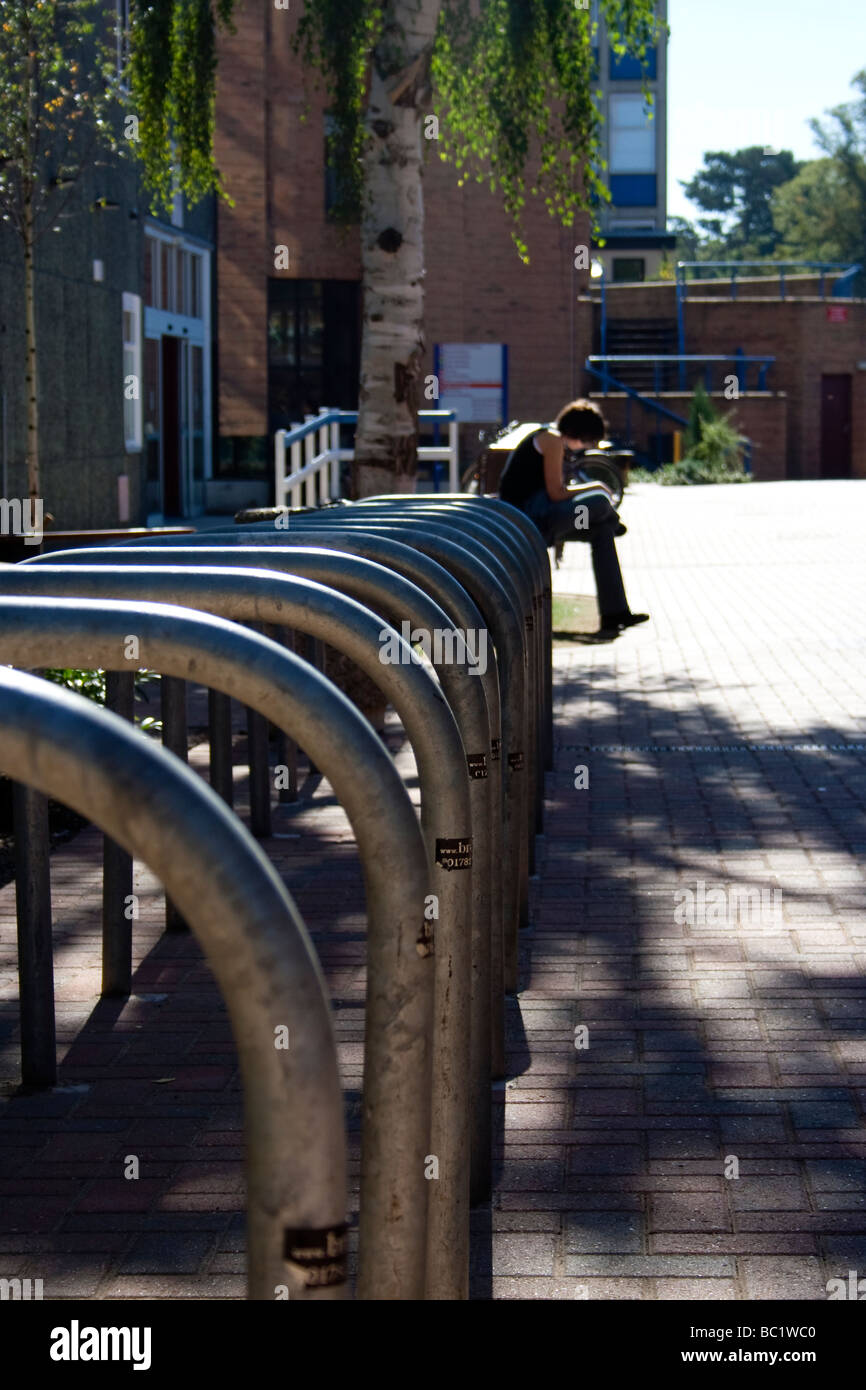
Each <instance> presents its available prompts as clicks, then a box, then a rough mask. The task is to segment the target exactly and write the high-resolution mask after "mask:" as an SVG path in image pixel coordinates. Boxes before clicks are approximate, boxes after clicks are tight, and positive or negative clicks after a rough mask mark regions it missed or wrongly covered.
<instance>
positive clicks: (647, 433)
mask: <svg viewBox="0 0 866 1390" xmlns="http://www.w3.org/2000/svg"><path fill="white" fill-rule="evenodd" d="M711 395H712V399H713V402H714V404H715V405H716V406H717V408H718V409H719V410H720V411H721V413H722V414H723V415H727V414H730V413H731V412H733V415H734V421H733V423H734V424H735V426H736V428H737V429H738V430H739V432H740V434H744V435H745V436H746V438H747V439H749V440H750V441H751V444H752V476H753V477H754V479H755V481H756V482H761V483H772V482H778V481H780V480H781V479H783V478H786V477H787V476H788V474H787V472H786V466H787V442H788V398H787V396H786V395H785V394H784V393H781V394H779V395H771V394H769V393H766V392H757V391H755V392H747V393H746V394H745V395H743V396H741V397H740V399H739V400H738V401H737V402H736V403H732V402H730V401H727V400H726V399H725V397H724V395H723V394H722V393H721V392H717V391H714V392H712V393H711ZM591 396H592V399H593V400H595V401H597V402H598V404H599V405H600V406H601V409H602V410H603V411H604V416H605V419H606V421H607V424H608V428H609V430H610V432H611V434H613V435H615V436H617V437H618V438H630V439H631V440H632V442H633V444H634V446H635V447H636V448H637V449H639V450H640V451H641V452H642V453H647V454H649V453H650V452H651V449H652V436H653V435H654V433H655V418H654V416H653V415H651V414H650V413H649V412H648V411H644V410H641V409H640V408H639V407H638V406H636V405H634V404H633V405H632V408H631V412H630V414H629V411H628V407H627V398H626V397H625V396H624V395H623V394H622V393H619V394H616V393H611V394H608V395H603V394H602V393H601V392H592V393H591ZM660 400H661V401H662V404H663V405H665V406H666V407H667V408H668V410H672V411H674V413H675V414H676V415H680V416H683V417H684V418H688V413H689V405H690V403H691V396H690V395H689V394H688V393H683V392H679V391H664V392H662V393H661V395H660ZM629 424H630V427H629ZM662 428H663V429H664V430H665V431H666V432H669V431H671V430H673V429H675V428H676V426H674V425H673V423H672V422H671V421H667V422H665V423H664V424H663V426H662Z"/></svg>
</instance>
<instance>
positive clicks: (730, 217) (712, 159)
mask: <svg viewBox="0 0 866 1390" xmlns="http://www.w3.org/2000/svg"><path fill="white" fill-rule="evenodd" d="M801 168H802V163H801V162H800V161H798V160H796V159H795V158H794V156H793V154H792V153H791V151H790V150H767V149H765V148H764V147H763V146H761V145H752V146H750V147H749V148H747V149H741V150H735V151H733V152H729V151H725V150H711V151H709V152H708V153H706V154H705V155H704V163H703V168H701V169H699V170H698V172H697V173H696V174H695V176H694V178H692V179H690V180H689V181H688V182H682V188H683V191H684V193H685V195H686V197H687V198H688V199H689V201H690V202H692V203H694V204H695V205H696V206H697V207H698V208H699V209H700V210H701V212H702V213H703V216H702V217H699V218H698V220H697V225H698V227H699V229H700V230H701V232H703V233H704V238H705V239H707V240H712V241H714V242H716V243H717V246H718V249H719V251H720V253H721V254H720V255H719V257H718V259H725V260H749V259H755V260H763V259H765V258H767V257H771V256H773V255H775V253H776V248H777V246H778V244H779V241H780V236H779V232H778V231H777V229H776V226H775V223H774V221H773V207H772V200H773V194H774V192H775V191H776V189H777V188H779V187H780V186H781V185H783V184H786V183H789V182H790V180H791V179H793V178H794V177H796V175H797V174H798V173H799V172H800V170H801ZM707 259H709V257H707Z"/></svg>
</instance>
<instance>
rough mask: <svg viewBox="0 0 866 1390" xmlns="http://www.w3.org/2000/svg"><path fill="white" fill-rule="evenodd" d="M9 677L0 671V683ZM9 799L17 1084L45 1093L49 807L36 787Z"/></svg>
mask: <svg viewBox="0 0 866 1390" xmlns="http://www.w3.org/2000/svg"><path fill="white" fill-rule="evenodd" d="M8 674H9V673H7V672H6V671H2V670H0V682H2V679H3V678H4V677H7V676H8ZM40 684H41V685H47V682H46V681H41V682H40ZM49 688H51V687H49ZM0 691H2V683H0ZM0 739H2V730H0ZM10 775H14V774H10ZM12 798H13V815H14V822H15V895H16V902H17V913H18V979H19V995H20V1000H21V1004H20V1008H21V1080H22V1082H23V1084H24V1085H25V1086H27V1087H34V1088H44V1087H48V1086H54V1085H55V1084H56V1081H57V1047H56V1035H55V1024H54V961H53V945H52V935H51V877H50V870H49V862H48V858H49V846H50V832H49V826H48V802H47V800H46V798H45V797H44V796H43V795H42V794H41V793H40V792H39V791H37V790H35V788H34V787H32V786H28V785H25V784H22V783H21V782H18V781H16V782H15V783H14V784H13V788H12Z"/></svg>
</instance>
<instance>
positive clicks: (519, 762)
mask: <svg viewBox="0 0 866 1390" xmlns="http://www.w3.org/2000/svg"><path fill="white" fill-rule="evenodd" d="M508 766H509V767H510V768H511V771H512V772H520V771H521V770H522V768H523V754H522V753H509V754H508Z"/></svg>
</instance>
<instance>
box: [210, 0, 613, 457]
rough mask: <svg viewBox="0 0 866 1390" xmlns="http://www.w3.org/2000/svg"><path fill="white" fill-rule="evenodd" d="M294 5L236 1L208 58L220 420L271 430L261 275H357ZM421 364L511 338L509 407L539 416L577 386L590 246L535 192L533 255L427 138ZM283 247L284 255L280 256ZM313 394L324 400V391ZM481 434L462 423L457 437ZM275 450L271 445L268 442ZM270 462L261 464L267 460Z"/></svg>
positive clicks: (244, 432)
mask: <svg viewBox="0 0 866 1390" xmlns="http://www.w3.org/2000/svg"><path fill="white" fill-rule="evenodd" d="M293 25H294V18H293V16H292V15H291V14H289V13H288V12H286V11H283V10H276V9H274V8H273V7H269V6H261V7H259V6H246V7H243V8H242V9H241V10H240V12H239V13H238V17H237V33H236V34H235V35H231V36H228V35H227V36H223V37H222V39H221V47H220V61H219V69H218V97H217V127H216V155H217V162H218V165H219V167H220V170H221V174H222V178H223V182H224V185H225V187H226V190H227V192H228V193H229V194H230V195H231V197H232V198H233V199H234V200H235V206H234V207H231V208H230V207H226V206H225V205H224V204H223V205H222V206H221V208H220V211H219V223H218V253H217V281H218V295H219V313H218V334H219V342H218V362H219V429H220V433H221V435H223V436H258V437H263V436H265V434H266V432H267V428H268V363H267V348H268V344H267V304H268V279H269V278H271V277H281V276H282V277H285V278H288V279H292V278H295V279H298V280H324V281H327V280H348V281H354V282H359V281H360V278H361V264H360V248H359V238H358V232H357V230H356V229H349V230H348V231H345V230H343V229H341V228H339V227H337V226H335V225H334V224H332V223H331V222H329V221H328V219H327V217H326V212H325V174H324V145H325V132H324V112H325V110H326V108H327V99H326V96H325V94H324V93H323V91H322V90H321V88H320V87H317V85H316V74H314V73H305V72H304V69H303V66H302V64H301V63H300V61H299V60H298V59H297V58H296V57H295V55H294V53H293V52H292V48H291V36H292V33H293ZM423 196H424V204H425V218H426V222H425V248H426V280H425V294H426V332H425V337H426V343H427V360H426V364H425V373H432V371H433V345H434V344H435V343H440V342H494V343H496V342H504V343H507V344H508V347H509V387H510V390H509V401H508V414H509V416H510V417H512V418H513V417H524V418H530V419H533V418H549V417H550V416H551V415H553V414H555V412H556V411H557V410H558V409H559V408H560V407H561V406H562V405H563V404H564V402H565V401H566V400H567V399H569V398H570V396H571V395H572V394H573V392H575V391H577V390H579V388H580V383H581V377H582V363H583V359H584V357H585V356H586V354H587V353H588V352H589V350H590V340H589V337H588V334H589V331H590V320H589V319H588V318H587V317H586V315H585V314H584V315H580V314H578V312H577V305H576V300H577V296H578V294H579V293H580V292H582V291H585V289H586V285H587V273H586V272H585V271H577V270H575V268H574V247H575V245H578V244H582V245H587V246H588V245H589V218H588V217H586V216H582V217H580V218H579V219H578V222H577V224H576V226H575V227H573V228H571V229H564V228H562V227H560V225H559V224H558V223H557V222H555V221H554V220H553V219H552V218H551V217H550V216H549V214H548V213H547V211H546V209H545V208H544V205H543V203H536V202H531V203H530V205H529V206H528V207H527V209H526V215H525V221H524V227H523V231H524V235H525V239H526V241H527V243H528V245H529V249H530V255H531V264H530V265H528V266H525V265H523V264H522V263H521V261H520V260H519V258H518V255H517V252H516V249H515V247H514V244H513V242H512V238H511V232H510V227H509V224H508V222H507V219H506V217H505V215H504V213H503V212H502V210H501V208H500V206H499V204H498V202H497V201H496V199H495V198H494V197H492V196H491V195H490V193H489V192H488V191H487V190H486V189H485V188H484V187H482V186H480V185H478V184H476V183H474V182H473V183H471V184H467V186H466V187H464V188H462V189H461V188H459V187H458V186H457V176H456V173H455V170H454V168H453V166H449V165H446V164H444V163H443V162H442V161H441V160H440V159H439V158H438V157H437V154H436V144H435V141H430V144H429V148H428V150H427V162H426V167H425V178H424V190H423ZM281 245H282V246H285V247H286V248H287V250H288V257H289V267H288V269H287V270H278V269H275V267H274V248H275V247H276V246H281ZM328 403H329V402H327V401H323V402H320V404H328ZM474 433H477V427H475V430H474V431H473V430H472V429H469V428H467V430H466V431H465V434H466V436H467V443H468V444H469V443H470V442H471V436H472V435H473V434H474ZM267 448H268V456H270V444H269V443H268V445H267ZM268 474H269V467H268Z"/></svg>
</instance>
